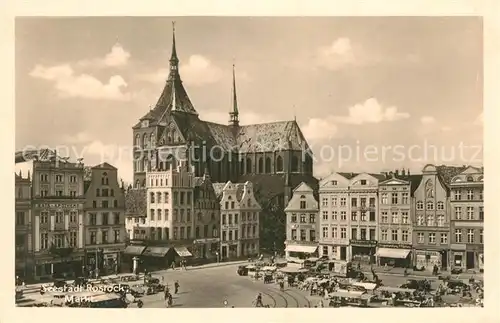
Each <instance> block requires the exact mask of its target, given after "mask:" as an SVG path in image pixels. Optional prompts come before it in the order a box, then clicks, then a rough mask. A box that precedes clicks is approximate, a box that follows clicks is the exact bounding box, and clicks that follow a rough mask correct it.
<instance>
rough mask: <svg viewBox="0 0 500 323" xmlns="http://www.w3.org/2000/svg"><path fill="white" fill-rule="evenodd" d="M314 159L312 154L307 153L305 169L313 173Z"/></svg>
mask: <svg viewBox="0 0 500 323" xmlns="http://www.w3.org/2000/svg"><path fill="white" fill-rule="evenodd" d="M312 166H313V160H312V157H311V156H310V155H306V160H305V171H306V172H307V173H312V171H313V167H312Z"/></svg>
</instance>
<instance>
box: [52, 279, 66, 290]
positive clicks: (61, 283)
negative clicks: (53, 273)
mask: <svg viewBox="0 0 500 323" xmlns="http://www.w3.org/2000/svg"><path fill="white" fill-rule="evenodd" d="M66 285H67V284H66V281H65V280H62V279H58V280H56V281H54V287H57V288H64V286H66Z"/></svg>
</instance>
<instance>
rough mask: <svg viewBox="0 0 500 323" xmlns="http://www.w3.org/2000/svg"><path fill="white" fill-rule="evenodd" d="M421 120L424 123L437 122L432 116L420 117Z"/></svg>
mask: <svg viewBox="0 0 500 323" xmlns="http://www.w3.org/2000/svg"><path fill="white" fill-rule="evenodd" d="M420 122H421V123H422V124H423V125H432V124H435V123H436V119H435V118H434V117H432V116H423V117H421V118H420Z"/></svg>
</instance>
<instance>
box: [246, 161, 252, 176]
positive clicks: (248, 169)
mask: <svg viewBox="0 0 500 323" xmlns="http://www.w3.org/2000/svg"><path fill="white" fill-rule="evenodd" d="M246 166H247V171H246V173H247V174H251V173H252V160H251V159H250V158H247V165H246Z"/></svg>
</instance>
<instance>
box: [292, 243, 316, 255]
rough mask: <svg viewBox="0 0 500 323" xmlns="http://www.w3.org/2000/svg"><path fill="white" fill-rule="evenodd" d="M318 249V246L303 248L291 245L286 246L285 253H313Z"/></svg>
mask: <svg viewBox="0 0 500 323" xmlns="http://www.w3.org/2000/svg"><path fill="white" fill-rule="evenodd" d="M316 249H318V246H305V245H299V244H291V245H287V246H286V249H285V251H291V252H304V253H313V252H315V251H316Z"/></svg>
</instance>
